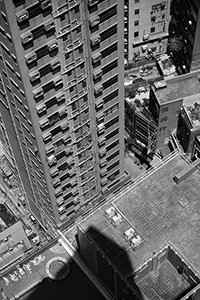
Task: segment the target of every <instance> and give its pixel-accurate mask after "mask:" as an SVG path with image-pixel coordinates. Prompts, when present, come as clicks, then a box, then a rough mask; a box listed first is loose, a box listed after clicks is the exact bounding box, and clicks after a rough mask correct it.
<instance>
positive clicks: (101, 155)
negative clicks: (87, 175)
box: [99, 148, 106, 158]
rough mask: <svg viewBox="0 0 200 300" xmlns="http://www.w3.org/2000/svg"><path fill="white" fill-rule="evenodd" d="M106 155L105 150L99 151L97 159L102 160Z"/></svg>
mask: <svg viewBox="0 0 200 300" xmlns="http://www.w3.org/2000/svg"><path fill="white" fill-rule="evenodd" d="M105 155H106V148H103V149H101V150H99V157H100V158H102V157H104V156H105Z"/></svg>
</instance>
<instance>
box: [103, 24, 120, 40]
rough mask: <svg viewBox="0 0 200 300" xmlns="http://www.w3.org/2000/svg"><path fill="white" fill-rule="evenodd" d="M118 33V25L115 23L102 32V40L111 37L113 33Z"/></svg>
mask: <svg viewBox="0 0 200 300" xmlns="http://www.w3.org/2000/svg"><path fill="white" fill-rule="evenodd" d="M116 33H117V25H114V26H112V27H110V28H109V29H107V30H105V31H103V32H102V33H101V41H102V42H103V41H104V40H106V39H108V38H110V37H111V36H112V35H114V34H116Z"/></svg>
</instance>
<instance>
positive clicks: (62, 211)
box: [58, 206, 66, 215]
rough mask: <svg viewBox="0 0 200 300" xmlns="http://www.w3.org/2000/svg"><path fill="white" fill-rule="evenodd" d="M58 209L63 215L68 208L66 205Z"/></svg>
mask: <svg viewBox="0 0 200 300" xmlns="http://www.w3.org/2000/svg"><path fill="white" fill-rule="evenodd" d="M58 211H59V214H60V215H61V214H63V213H65V212H66V208H65V207H64V206H60V207H58Z"/></svg>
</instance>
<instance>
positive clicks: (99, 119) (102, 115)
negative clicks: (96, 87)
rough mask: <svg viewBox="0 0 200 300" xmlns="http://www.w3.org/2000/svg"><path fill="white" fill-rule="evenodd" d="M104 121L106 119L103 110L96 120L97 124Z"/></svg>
mask: <svg viewBox="0 0 200 300" xmlns="http://www.w3.org/2000/svg"><path fill="white" fill-rule="evenodd" d="M103 121H104V113H103V112H102V113H100V114H99V115H97V116H96V122H97V124H99V123H103Z"/></svg>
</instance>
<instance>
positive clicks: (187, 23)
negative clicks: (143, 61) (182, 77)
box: [169, 0, 200, 74]
mask: <svg viewBox="0 0 200 300" xmlns="http://www.w3.org/2000/svg"><path fill="white" fill-rule="evenodd" d="M199 10H200V3H199V1H198V0H173V1H172V2H171V22H170V26H169V36H170V38H171V39H173V38H174V37H175V38H180V40H179V42H180V44H179V45H177V46H178V48H179V50H178V49H177V50H178V51H177V50H174V51H171V50H172V49H171V50H170V49H169V51H170V52H171V53H172V55H173V58H174V60H175V64H176V65H177V72H178V73H179V74H183V73H187V72H189V71H190V70H195V69H198V68H199V64H200V50H199V49H200V47H199V43H200V40H199V36H200V17H199ZM177 41H178V40H177ZM179 42H178V43H179ZM172 48H174V47H172Z"/></svg>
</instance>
